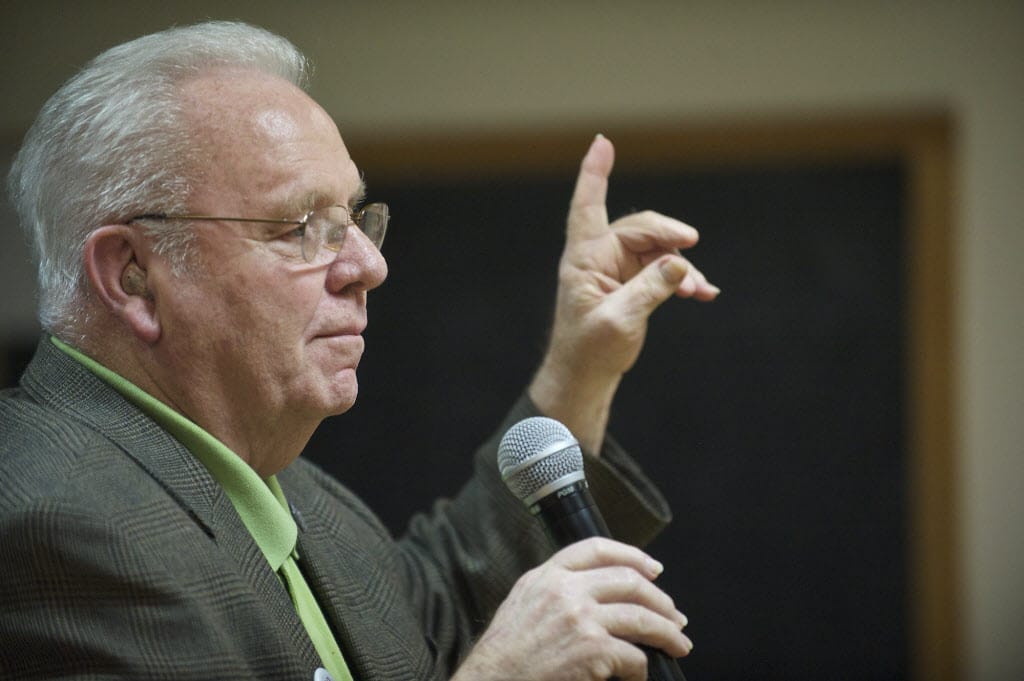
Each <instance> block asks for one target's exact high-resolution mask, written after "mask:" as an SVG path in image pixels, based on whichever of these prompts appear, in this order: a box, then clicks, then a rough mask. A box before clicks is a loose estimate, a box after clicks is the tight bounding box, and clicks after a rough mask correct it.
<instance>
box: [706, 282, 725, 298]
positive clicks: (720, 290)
mask: <svg viewBox="0 0 1024 681" xmlns="http://www.w3.org/2000/svg"><path fill="white" fill-rule="evenodd" d="M708 286H710V287H711V290H712V291H714V292H715V295H716V296H717V295H718V294H719V293H721V292H722V289H720V288H718V287H717V286H715V285H714V284H711V283H709V284H708Z"/></svg>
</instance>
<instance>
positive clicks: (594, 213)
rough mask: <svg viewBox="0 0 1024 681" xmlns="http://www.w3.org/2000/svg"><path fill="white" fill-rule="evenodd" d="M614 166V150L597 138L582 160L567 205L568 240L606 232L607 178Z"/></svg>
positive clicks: (606, 141)
mask: <svg viewBox="0 0 1024 681" xmlns="http://www.w3.org/2000/svg"><path fill="white" fill-rule="evenodd" d="M614 163H615V147H613V146H612V143H611V142H610V141H609V140H608V138H607V137H605V136H604V135H598V136H597V137H595V138H594V141H593V142H591V144H590V149H588V150H587V154H586V156H584V157H583V162H582V163H581V164H580V174H579V176H578V177H577V178H576V189H575V191H574V192H573V195H572V203H571V204H570V205H569V227H568V229H569V235H568V236H569V238H574V237H577V238H584V239H585V238H590V237H594V236H601V235H602V234H604V233H605V232H607V231H608V212H607V210H606V208H605V200H606V198H607V196H608V176H609V175H611V172H612V165H613V164H614Z"/></svg>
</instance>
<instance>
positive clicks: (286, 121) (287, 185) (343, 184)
mask: <svg viewBox="0 0 1024 681" xmlns="http://www.w3.org/2000/svg"><path fill="white" fill-rule="evenodd" d="M181 92H182V100H183V109H184V113H185V117H186V120H187V122H188V125H189V127H190V133H191V134H193V135H194V136H195V139H196V142H197V149H198V151H199V154H198V158H197V159H196V163H197V165H198V168H197V169H196V171H197V172H196V175H197V178H198V182H196V184H195V187H194V191H193V195H194V196H193V199H194V203H209V202H210V201H211V200H213V199H216V200H217V202H218V203H221V204H222V205H223V204H224V203H225V202H228V203H230V202H232V201H233V200H234V201H238V202H242V203H249V204H252V203H259V204H260V205H261V206H262V207H263V208H264V209H275V210H277V209H280V210H284V209H285V208H286V207H291V206H292V205H293V204H295V205H297V204H305V203H308V202H309V199H308V198H307V197H309V196H316V197H317V200H318V201H333V202H336V203H345V202H347V201H348V200H349V198H350V196H351V195H353V194H355V193H357V192H358V191H359V190H360V188H361V186H362V181H361V178H360V176H359V171H358V169H357V168H356V166H355V163H353V161H352V159H351V158H350V157H349V154H348V150H347V149H346V148H345V145H344V143H343V142H342V139H341V136H340V134H339V133H338V129H337V126H335V124H334V121H333V120H331V117H330V116H329V115H328V114H327V112H326V111H324V110H323V108H321V107H320V106H319V105H318V104H317V103H316V102H314V101H313V100H312V99H311V98H310V97H309V96H308V95H307V94H306V93H305V92H303V91H302V90H300V89H299V88H298V87H296V86H295V85H293V84H291V83H289V82H287V81H285V80H283V79H281V78H278V77H276V76H271V75H268V74H264V73H259V72H255V71H250V70H238V69H217V70H212V71H210V72H208V73H205V74H203V75H201V76H198V77H195V78H191V79H189V80H187V81H186V82H184V83H183V84H182V86H181Z"/></svg>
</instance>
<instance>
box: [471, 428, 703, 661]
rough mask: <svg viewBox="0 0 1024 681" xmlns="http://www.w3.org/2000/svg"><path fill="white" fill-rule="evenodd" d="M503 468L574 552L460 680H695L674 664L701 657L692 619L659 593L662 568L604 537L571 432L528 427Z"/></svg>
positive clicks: (532, 587)
mask: <svg viewBox="0 0 1024 681" xmlns="http://www.w3.org/2000/svg"><path fill="white" fill-rule="evenodd" d="M498 461H499V468H500V469H501V470H502V473H503V478H504V479H505V481H506V483H507V484H508V485H509V487H510V488H511V489H512V491H513V493H515V494H516V495H517V496H518V497H519V498H520V499H522V500H523V501H524V502H526V503H527V505H528V506H529V507H530V508H531V511H535V513H536V514H537V515H538V516H539V517H540V518H541V519H542V520H543V521H544V523H545V526H546V527H547V529H548V531H549V534H550V535H551V536H552V538H553V539H554V540H555V541H556V543H557V544H559V545H563V546H565V548H563V549H561V550H560V551H558V552H557V553H556V554H555V555H554V556H552V557H551V558H550V559H548V560H547V561H546V562H545V563H543V564H542V565H540V566H538V567H537V568H535V569H533V570H531V571H529V572H527V573H526V574H524V575H523V576H522V577H521V578H520V579H519V581H518V582H516V584H515V586H514V587H513V588H512V591H511V592H510V593H509V596H508V598H506V599H505V601H504V602H503V603H502V605H501V606H500V607H499V608H498V610H497V612H496V613H495V615H494V618H493V619H492V621H491V624H490V626H489V627H488V628H487V630H486V631H485V632H484V634H483V635H482V636H481V638H480V640H479V641H478V642H477V644H476V646H475V647H474V649H473V651H472V653H471V654H470V656H469V657H468V658H467V659H466V661H465V663H464V664H463V666H462V667H461V668H460V669H459V673H458V674H456V676H455V678H456V679H467V680H468V679H481V678H502V679H524V680H525V679H531V680H538V681H539V680H548V679H551V680H555V679H567V680H568V679H588V680H589V679H592V680H595V681H596V680H598V679H601V680H603V679H609V678H612V677H617V678H620V679H624V680H629V681H645V680H647V679H655V680H657V681H663V680H664V681H669V680H672V681H685V679H684V677H683V675H682V673H681V672H680V671H679V666H678V665H677V664H676V663H675V660H674V659H673V658H674V657H682V656H684V655H687V654H688V653H689V652H690V649H691V648H692V644H691V643H690V640H689V639H688V638H687V637H686V636H685V635H684V634H683V633H682V628H683V627H684V626H685V625H686V617H685V616H684V615H683V614H682V613H680V612H679V611H678V610H676V608H675V605H674V604H673V602H672V599H671V598H670V597H669V596H668V595H667V594H665V593H664V592H663V591H661V589H659V588H658V587H657V586H655V585H654V584H653V580H654V579H655V578H656V577H657V576H658V575H659V574H660V573H661V570H662V568H661V564H660V563H658V562H657V561H656V560H654V559H653V558H651V557H650V556H648V555H647V554H646V553H644V552H643V551H641V550H640V549H638V548H636V547H634V546H630V545H628V544H623V543H620V542H616V541H613V540H611V539H609V538H607V537H606V536H602V535H607V528H606V527H605V525H604V521H603V520H602V519H601V516H600V514H599V513H598V512H597V509H596V507H594V505H593V501H592V499H591V498H590V494H589V492H587V490H586V479H585V478H584V477H583V458H582V453H581V452H580V449H579V446H578V445H577V443H576V440H575V439H574V438H573V437H572V435H571V434H570V433H569V431H568V429H566V428H565V426H563V425H562V424H560V423H558V422H557V421H554V420H552V419H543V418H535V419H526V420H525V421H521V422H520V423H518V424H516V425H515V426H513V427H512V428H511V429H510V430H509V432H508V433H507V434H506V435H505V437H504V438H503V440H502V444H501V446H500V447H499V452H498ZM662 651H664V652H662ZM670 656H671V657H670Z"/></svg>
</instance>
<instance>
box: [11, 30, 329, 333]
mask: <svg viewBox="0 0 1024 681" xmlns="http://www.w3.org/2000/svg"><path fill="white" fill-rule="evenodd" d="M217 67H229V68H231V67H236V68H249V69H254V70H258V71H262V72H265V73H268V74H271V75H275V76H279V77H281V78H283V79H285V80H287V81H290V82H291V83H294V84H295V85H297V86H298V87H301V88H303V89H305V86H306V83H307V79H308V76H309V66H308V63H307V61H306V59H305V57H304V56H303V55H302V53H300V52H299V51H298V49H296V47H295V46H294V45H292V44H291V43H290V42H289V41H288V40H286V39H285V38H282V37H280V36H278V35H275V34H273V33H270V32H269V31H266V30H264V29H261V28H257V27H254V26H250V25H247V24H243V23H236V22H221V21H215V22H208V23H203V24H197V25H194V26H186V27H180V28H171V29H168V30H165V31H161V32H160V33H154V34H152V35H147V36H143V37H141V38H138V39H136V40H132V41H130V42H127V43H124V44H123V45H118V46H117V47H114V48H111V49H109V50H107V51H106V52H104V53H103V54H101V55H99V56H98V57H96V58H95V59H93V60H92V61H91V62H89V64H87V65H86V66H85V68H83V69H82V70H81V71H80V72H79V73H78V74H77V75H75V76H74V77H72V78H71V79H70V80H69V81H68V82H66V83H65V84H64V85H63V86H62V87H61V88H60V89H59V90H57V92H56V93H54V95H53V96H52V97H50V99H49V100H48V101H47V102H46V104H45V105H43V108H42V110H41V111H40V112H39V116H38V117H37V118H36V120H35V122H34V123H33V124H32V127H31V128H30V129H29V131H28V133H27V134H26V135H25V140H24V142H23V144H22V147H21V151H20V152H19V153H18V155H17V157H16V158H15V161H14V165H13V167H12V168H11V174H10V177H9V178H8V189H9V191H10V194H11V199H12V202H13V203H14V205H15V207H16V209H17V211H18V215H19V217H20V220H21V224H22V227H23V228H24V229H25V231H26V232H27V234H28V236H29V239H30V241H31V244H32V252H33V256H34V258H35V259H36V262H37V264H38V277H39V321H40V322H41V324H42V326H43V328H45V329H48V330H50V331H52V332H53V333H56V334H58V335H68V334H69V333H70V332H73V331H75V330H79V331H80V329H79V328H78V327H80V323H81V322H82V321H83V320H82V318H81V311H82V309H83V308H84V306H83V303H84V302H85V296H86V291H87V287H86V285H85V277H84V271H83V266H82V250H83V247H84V245H85V241H86V239H87V238H88V236H89V234H90V233H91V232H92V231H93V230H94V229H96V228H98V227H101V226H103V225H106V224H116V223H121V222H126V221H128V220H130V219H131V218H133V217H135V216H138V215H141V214H147V213H168V214H173V213H182V212H185V211H186V209H187V202H188V198H189V192H190V185H191V183H192V182H193V181H194V178H192V177H190V173H192V172H194V170H195V169H196V167H197V165H196V163H197V162H198V160H199V158H200V157H199V152H200V150H199V149H197V148H195V144H194V143H193V142H192V140H191V139H190V135H189V131H188V124H187V122H186V120H185V118H184V115H183V111H182V106H181V102H180V96H179V88H178V85H179V83H180V82H181V81H182V80H183V79H186V78H189V77H193V76H196V75H199V74H201V73H203V72H205V71H208V70H209V69H211V68H217ZM146 229H147V230H148V231H149V233H150V234H152V235H153V237H154V239H155V243H156V248H157V250H158V251H159V252H161V253H164V254H165V255H167V256H168V257H169V258H170V259H171V261H172V263H173V264H174V266H175V267H178V268H181V267H182V266H183V265H184V263H185V261H186V259H187V256H188V250H189V249H188V245H189V242H190V240H191V234H192V233H191V230H188V229H187V225H183V224H182V223H180V222H178V223H175V222H151V223H148V224H147V226H146Z"/></svg>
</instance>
